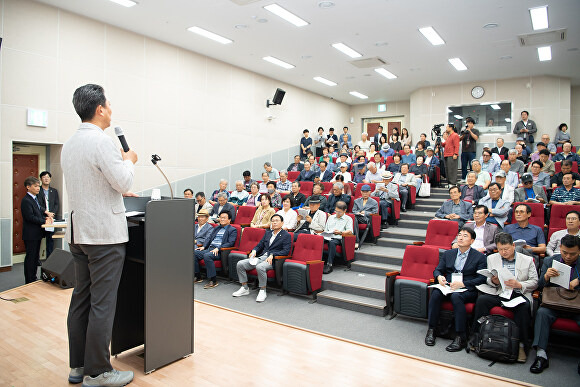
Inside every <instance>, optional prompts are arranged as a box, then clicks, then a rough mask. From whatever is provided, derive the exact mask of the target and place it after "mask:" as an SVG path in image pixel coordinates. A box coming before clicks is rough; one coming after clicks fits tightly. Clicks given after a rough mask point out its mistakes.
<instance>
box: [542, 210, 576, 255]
mask: <svg viewBox="0 0 580 387" xmlns="http://www.w3.org/2000/svg"><path fill="white" fill-rule="evenodd" d="M566 235H574V236H580V212H578V211H570V212H568V213H567V214H566V228H565V229H564V230H558V231H555V232H554V233H553V234H552V236H551V237H550V241H549V242H548V246H547V247H546V255H548V256H552V255H555V254H560V242H561V241H562V238H564V237H565V236H566Z"/></svg>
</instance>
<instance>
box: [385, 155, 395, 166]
mask: <svg viewBox="0 0 580 387" xmlns="http://www.w3.org/2000/svg"><path fill="white" fill-rule="evenodd" d="M392 162H393V156H387V160H386V161H385V164H386V165H387V166H388V165H389V164H390V163H392Z"/></svg>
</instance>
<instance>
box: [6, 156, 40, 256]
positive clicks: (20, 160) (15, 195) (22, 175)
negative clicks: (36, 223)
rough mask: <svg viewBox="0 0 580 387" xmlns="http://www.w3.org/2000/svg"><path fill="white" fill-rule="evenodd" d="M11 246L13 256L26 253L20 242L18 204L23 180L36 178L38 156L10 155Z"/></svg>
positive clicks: (23, 187) (20, 222)
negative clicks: (11, 169) (30, 177)
mask: <svg viewBox="0 0 580 387" xmlns="http://www.w3.org/2000/svg"><path fill="white" fill-rule="evenodd" d="M12 167H13V171H12V184H13V186H12V208H13V216H12V219H13V220H12V222H13V223H12V245H13V254H22V253H25V252H26V249H25V248H24V242H23V241H22V213H21V212H20V202H21V201H22V198H23V197H24V195H26V187H25V186H24V180H26V178H27V177H29V176H34V177H37V176H38V155H29V154H13V155H12Z"/></svg>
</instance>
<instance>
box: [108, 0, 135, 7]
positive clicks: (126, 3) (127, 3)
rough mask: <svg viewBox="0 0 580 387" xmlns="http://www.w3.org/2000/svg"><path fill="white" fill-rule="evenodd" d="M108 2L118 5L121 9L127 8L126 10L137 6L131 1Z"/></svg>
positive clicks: (116, 0) (114, 0)
mask: <svg viewBox="0 0 580 387" xmlns="http://www.w3.org/2000/svg"><path fill="white" fill-rule="evenodd" d="M110 1H112V2H113V3H117V4H119V5H122V6H123V7H127V8H130V7H132V6H134V5H137V3H136V2H134V1H131V0H110Z"/></svg>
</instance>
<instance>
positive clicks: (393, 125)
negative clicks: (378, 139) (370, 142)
mask: <svg viewBox="0 0 580 387" xmlns="http://www.w3.org/2000/svg"><path fill="white" fill-rule="evenodd" d="M393 128H397V131H398V132H399V140H400V139H401V138H400V137H401V121H395V122H393V121H389V123H388V124H387V138H391V134H393Z"/></svg>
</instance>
